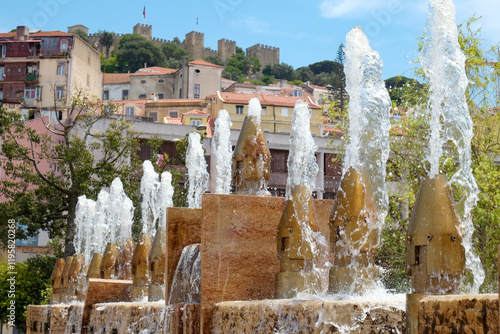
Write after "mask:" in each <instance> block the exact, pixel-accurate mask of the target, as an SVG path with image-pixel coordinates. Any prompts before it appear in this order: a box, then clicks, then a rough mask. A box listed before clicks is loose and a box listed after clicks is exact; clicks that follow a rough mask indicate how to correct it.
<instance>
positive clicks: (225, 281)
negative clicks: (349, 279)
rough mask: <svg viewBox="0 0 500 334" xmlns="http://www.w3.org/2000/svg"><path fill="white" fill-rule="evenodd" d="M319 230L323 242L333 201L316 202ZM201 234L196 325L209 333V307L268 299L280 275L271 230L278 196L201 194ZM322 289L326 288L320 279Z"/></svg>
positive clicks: (277, 218) (279, 205) (278, 207)
mask: <svg viewBox="0 0 500 334" xmlns="http://www.w3.org/2000/svg"><path fill="white" fill-rule="evenodd" d="M314 206H315V209H316V215H317V219H318V225H319V231H320V232H321V233H322V234H323V236H325V238H326V240H327V241H328V239H329V238H328V236H329V228H328V223H329V218H330V213H331V210H332V207H333V201H332V200H315V201H314ZM202 207H203V225H202V234H201V252H202V254H201V304H202V306H201V307H202V308H201V323H202V332H203V333H209V332H210V327H211V316H212V310H213V305H214V304H215V303H219V302H223V301H235V300H240V301H248V300H262V299H271V298H274V296H275V277H276V274H277V273H278V272H279V261H278V259H277V241H276V232H277V229H278V224H279V221H280V218H281V215H282V214H283V209H284V207H285V199H284V198H282V197H259V196H244V195H219V194H204V195H203V199H202ZM324 281H325V283H324V285H325V286H324V288H325V291H326V285H327V284H328V278H327V277H325V280H324Z"/></svg>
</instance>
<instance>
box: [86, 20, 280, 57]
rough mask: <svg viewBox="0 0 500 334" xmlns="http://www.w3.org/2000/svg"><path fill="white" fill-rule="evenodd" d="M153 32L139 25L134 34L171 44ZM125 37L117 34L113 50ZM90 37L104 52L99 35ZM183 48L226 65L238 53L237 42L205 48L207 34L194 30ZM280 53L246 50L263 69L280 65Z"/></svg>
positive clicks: (271, 49) (222, 41) (256, 48)
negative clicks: (257, 59) (215, 58)
mask: <svg viewBox="0 0 500 334" xmlns="http://www.w3.org/2000/svg"><path fill="white" fill-rule="evenodd" d="M152 32H153V26H152V25H151V24H144V23H137V24H136V25H135V26H134V27H133V34H136V35H140V36H144V37H145V38H147V39H148V40H150V41H152V42H153V43H155V44H157V45H160V46H161V45H162V44H164V43H167V42H171V41H169V40H167V39H165V38H159V37H152ZM124 35H125V34H115V37H114V42H113V46H112V47H111V50H116V49H117V48H118V43H119V41H120V39H121V38H122V37H123V36H124ZM88 36H89V39H90V42H91V44H93V45H97V47H98V49H99V51H100V52H103V50H102V47H101V46H99V45H98V44H96V43H98V41H99V34H97V33H93V34H89V35H88ZM181 47H182V48H184V49H185V50H186V51H188V52H189V54H190V55H191V56H192V57H193V58H194V59H202V58H205V57H207V56H217V57H219V58H220V59H221V60H222V61H223V62H224V63H225V62H226V61H227V60H228V59H229V58H230V57H231V56H232V55H234V54H235V53H236V41H233V40H230V39H227V38H221V39H219V40H218V41H217V50H214V49H211V48H207V47H205V34H204V33H202V32H199V31H194V30H193V31H190V32H188V33H187V34H186V35H185V39H184V42H183V44H182V45H181ZM279 52H280V49H279V48H278V47H274V46H269V45H265V44H260V43H259V44H255V45H253V46H251V47H249V48H247V49H246V54H247V56H249V57H251V56H253V57H257V58H259V59H260V61H261V63H262V65H263V67H264V66H266V65H273V64H276V63H279Z"/></svg>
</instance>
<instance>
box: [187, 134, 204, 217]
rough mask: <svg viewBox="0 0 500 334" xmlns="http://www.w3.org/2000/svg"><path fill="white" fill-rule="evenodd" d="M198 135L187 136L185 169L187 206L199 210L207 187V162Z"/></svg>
mask: <svg viewBox="0 0 500 334" xmlns="http://www.w3.org/2000/svg"><path fill="white" fill-rule="evenodd" d="M200 140H201V137H200V134H199V133H195V132H193V133H190V134H189V144H188V148H187V152H186V167H187V169H188V182H189V187H188V196H187V200H188V206H189V207H190V208H201V195H202V194H203V193H204V192H205V191H206V190H207V187H208V172H207V162H206V160H205V156H204V151H203V146H202V145H201V141H200Z"/></svg>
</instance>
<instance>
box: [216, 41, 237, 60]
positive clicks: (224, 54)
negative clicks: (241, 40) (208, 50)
mask: <svg viewBox="0 0 500 334" xmlns="http://www.w3.org/2000/svg"><path fill="white" fill-rule="evenodd" d="M217 50H218V51H219V58H220V59H221V60H222V62H223V63H224V64H225V63H226V61H227V60H228V59H229V58H230V57H231V56H232V55H234V54H235V53H236V42H235V41H230V40H228V39H225V38H223V39H219V41H218V42H217Z"/></svg>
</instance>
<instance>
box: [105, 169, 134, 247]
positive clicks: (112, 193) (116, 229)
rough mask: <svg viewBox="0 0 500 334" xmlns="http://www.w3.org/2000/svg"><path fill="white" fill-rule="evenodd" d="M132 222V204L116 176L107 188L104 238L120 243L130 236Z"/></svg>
mask: <svg viewBox="0 0 500 334" xmlns="http://www.w3.org/2000/svg"><path fill="white" fill-rule="evenodd" d="M133 222H134V204H133V203H132V200H131V199H130V198H128V196H127V194H125V191H124V190H123V183H122V181H121V180H120V179H119V178H118V177H117V178H115V179H114V180H113V182H111V187H110V188H109V203H108V204H107V207H106V224H107V225H108V227H109V232H108V233H109V234H108V235H107V237H106V239H107V241H108V242H114V243H116V244H118V245H121V244H122V243H123V241H125V240H127V239H130V238H132V223H133Z"/></svg>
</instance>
